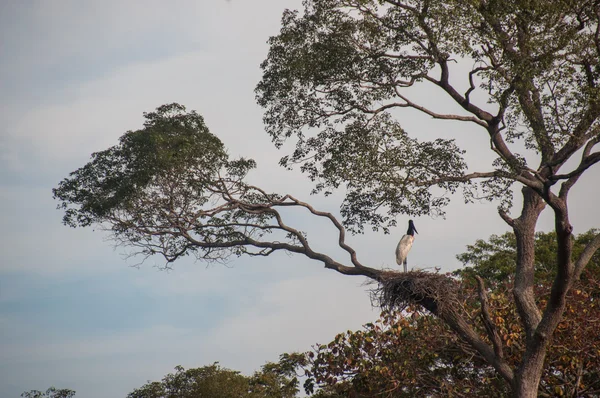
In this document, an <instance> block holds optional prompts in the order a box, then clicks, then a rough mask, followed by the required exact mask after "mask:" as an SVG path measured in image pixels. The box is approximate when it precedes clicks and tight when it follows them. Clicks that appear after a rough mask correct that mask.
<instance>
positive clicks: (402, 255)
mask: <svg viewBox="0 0 600 398" xmlns="http://www.w3.org/2000/svg"><path fill="white" fill-rule="evenodd" d="M415 232H417V229H416V228H415V224H414V223H413V220H408V231H406V235H404V236H403V237H402V239H400V242H398V246H396V263H397V264H398V265H400V264H402V265H404V272H406V271H407V270H408V269H407V262H406V258H407V257H408V252H409V251H410V248H411V247H412V244H413V241H414V240H415ZM417 233H418V232H417Z"/></svg>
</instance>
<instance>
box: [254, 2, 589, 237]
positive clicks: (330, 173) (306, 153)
mask: <svg viewBox="0 0 600 398" xmlns="http://www.w3.org/2000/svg"><path fill="white" fill-rule="evenodd" d="M593 4H595V3H594V2H592V1H579V0H561V1H548V0H531V1H503V0H500V1H485V2H482V1H471V0H452V1H442V0H407V1H387V0H365V1H362V0H361V1H355V0H307V1H305V2H304V11H303V12H298V11H290V10H288V11H286V12H285V13H284V15H283V18H282V28H281V31H280V33H279V34H278V35H277V36H274V37H271V39H270V40H269V45H270V49H269V54H268V57H267V58H266V60H265V61H264V62H263V63H262V65H261V66H262V69H263V77H262V80H261V81H260V83H259V84H258V86H257V88H256V93H257V99H258V102H259V104H260V105H261V106H263V107H264V108H265V116H264V121H265V124H266V128H267V131H268V133H269V134H270V135H271V137H272V139H273V141H274V142H275V144H276V145H278V146H282V145H283V144H284V142H286V141H287V140H290V139H293V140H294V141H295V149H294V150H293V151H292V153H291V154H290V155H287V156H284V157H283V158H282V159H281V163H282V164H283V165H284V166H292V165H294V164H298V163H300V164H301V169H302V170H303V171H305V172H307V173H308V175H309V176H310V178H311V179H313V180H314V181H315V182H316V187H315V189H316V190H317V191H324V192H330V191H331V190H332V189H336V188H338V187H340V186H343V187H345V188H346V189H347V191H348V195H347V197H346V199H345V201H344V203H343V205H342V211H343V215H344V217H345V222H346V224H347V226H348V227H351V228H353V229H354V230H355V231H360V230H362V229H363V227H364V225H365V223H369V224H371V225H372V226H373V227H374V228H378V227H383V228H384V229H385V228H386V227H388V226H391V225H394V219H395V216H396V215H398V214H414V215H422V214H443V208H444V206H445V205H447V204H448V197H447V195H446V193H454V192H455V191H456V190H457V189H458V188H459V186H460V187H462V189H463V194H464V196H465V199H466V200H467V201H471V200H474V199H479V198H485V199H487V200H500V202H501V205H502V206H503V207H504V208H507V207H509V206H510V205H511V203H512V199H511V198H512V193H511V190H510V189H508V188H509V187H510V185H511V184H512V183H513V182H514V181H515V180H516V179H517V176H518V175H519V174H520V173H522V171H523V170H525V168H526V167H527V162H526V160H525V159H524V158H523V157H521V156H520V155H518V154H512V153H509V152H508V151H507V150H504V149H501V150H498V149H499V148H498V147H495V145H497V144H494V143H492V148H491V149H492V150H494V152H495V153H494V154H493V155H492V153H491V152H490V155H491V156H493V157H496V156H497V155H498V154H500V157H499V158H498V159H497V161H496V162H494V163H493V165H492V166H493V171H491V172H489V173H488V174H486V175H485V176H484V175H479V176H477V177H474V176H473V175H472V174H466V170H467V165H466V163H465V160H464V159H463V154H464V152H463V151H462V150H461V149H460V148H457V146H456V144H455V143H454V141H453V140H451V139H438V140H435V141H423V140H417V139H415V138H409V137H408V135H407V133H406V132H405V131H404V130H403V129H402V127H401V122H402V118H401V116H402V115H404V114H400V113H397V112H395V110H397V109H402V108H412V109H415V110H418V111H420V112H424V113H426V114H427V115H429V116H433V117H435V118H439V119H447V120H461V121H468V122H474V123H477V124H479V125H480V126H482V127H483V128H485V129H486V130H487V131H485V133H484V134H485V135H488V134H489V135H490V136H495V135H496V134H499V133H500V132H502V134H503V135H505V137H506V139H507V140H508V141H511V142H512V141H515V140H522V141H523V143H524V144H525V145H526V146H527V147H528V148H531V149H534V150H536V151H538V152H540V153H542V152H543V156H542V158H543V159H542V161H543V162H544V161H547V160H548V158H549V157H550V156H551V155H552V154H554V153H555V152H556V151H557V148H558V146H559V145H562V144H564V143H565V142H566V141H567V140H568V139H569V137H570V136H571V134H572V133H573V130H574V129H575V128H576V127H577V126H579V127H577V128H585V127H584V126H588V122H589V120H588V119H586V118H589V117H591V114H592V113H590V112H591V110H592V109H594V107H595V105H594V104H595V103H597V102H598V101H600V88H599V87H600V64H599V63H598V61H597V60H598V57H599V56H600V54H598V51H600V47H598V46H597V43H595V42H594V40H595V38H594V37H595V27H596V26H597V18H598V17H597V15H596V14H595V13H596V12H597V11H595V8H594V5H593ZM461 59H462V60H466V64H470V65H473V66H472V70H470V71H464V69H460V68H457V69H456V70H458V72H459V74H455V73H454V72H455V71H456V70H455V69H452V68H453V62H454V61H455V60H461ZM459 86H460V87H462V86H465V87H469V89H468V90H467V91H464V90H462V89H459ZM419 88H429V89H432V90H436V89H438V90H439V91H438V93H439V94H440V95H443V96H448V98H449V99H451V100H453V101H454V102H455V103H456V105H457V107H456V110H454V111H452V112H453V113H450V114H446V113H442V112H441V111H440V110H438V109H436V103H435V100H433V99H431V98H429V99H426V100H425V101H426V102H424V103H420V102H419V101H416V100H415V99H414V98H417V97H416V94H415V93H416V92H418V90H419ZM475 94H477V101H476V99H475V97H476V95H475ZM461 108H462V109H461ZM489 109H496V110H497V112H498V113H497V114H491V113H487V111H486V110H489ZM463 111H466V115H465V112H463ZM406 115H407V117H408V116H410V115H409V114H406ZM590 120H591V119H590ZM590 126H591V125H590ZM418 134H419V132H415V136H418ZM594 134H596V135H597V132H596V133H593V131H592V130H590V136H589V137H592V136H593V135H594ZM589 137H588V138H589ZM588 138H586V139H588ZM501 140H502V138H501ZM492 141H493V140H492ZM492 160H493V158H491V159H490V163H492ZM556 164H558V163H556ZM529 167H531V166H529ZM476 179H481V182H480V183H476V182H475V180H476ZM431 187H433V188H434V189H433V190H430V189H429V188H431Z"/></svg>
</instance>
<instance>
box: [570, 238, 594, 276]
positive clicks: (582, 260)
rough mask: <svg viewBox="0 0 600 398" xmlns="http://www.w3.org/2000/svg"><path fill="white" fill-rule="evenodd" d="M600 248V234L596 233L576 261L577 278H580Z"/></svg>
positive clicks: (575, 272) (575, 271)
mask: <svg viewBox="0 0 600 398" xmlns="http://www.w3.org/2000/svg"><path fill="white" fill-rule="evenodd" d="M598 249H600V234H598V235H596V236H595V237H594V239H592V240H591V241H590V242H589V243H588V244H587V245H586V246H585V249H583V252H581V254H580V255H579V258H578V259H577V261H575V270H574V274H575V280H577V279H579V277H580V276H581V273H582V272H583V269H584V268H585V266H586V265H587V264H588V263H589V261H590V260H591V259H592V257H593V256H594V254H595V253H596V251H597V250H598Z"/></svg>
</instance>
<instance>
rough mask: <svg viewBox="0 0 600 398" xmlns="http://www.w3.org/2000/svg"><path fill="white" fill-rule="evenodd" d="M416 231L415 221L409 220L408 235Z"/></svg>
mask: <svg viewBox="0 0 600 398" xmlns="http://www.w3.org/2000/svg"><path fill="white" fill-rule="evenodd" d="M415 232H417V229H416V228H415V223H414V222H413V220H408V231H407V232H406V235H414V234H415ZM417 233H419V232H417Z"/></svg>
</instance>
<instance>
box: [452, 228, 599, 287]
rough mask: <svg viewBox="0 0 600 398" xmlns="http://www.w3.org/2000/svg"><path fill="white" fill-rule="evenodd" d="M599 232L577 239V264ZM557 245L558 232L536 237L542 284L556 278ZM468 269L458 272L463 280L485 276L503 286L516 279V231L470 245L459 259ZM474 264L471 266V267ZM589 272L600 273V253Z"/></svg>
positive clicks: (487, 279)
mask: <svg viewBox="0 0 600 398" xmlns="http://www.w3.org/2000/svg"><path fill="white" fill-rule="evenodd" d="M599 232H600V231H599V230H597V229H590V230H589V231H587V232H585V233H582V234H579V235H577V236H575V237H574V239H573V255H572V260H573V261H574V260H575V259H577V258H578V257H579V256H580V255H581V252H582V251H583V249H584V248H585V246H586V245H587V244H588V243H589V242H590V241H591V240H592V239H593V238H594V237H595V236H596V235H597V234H598V233H599ZM556 248H557V244H556V233H555V232H538V233H536V234H535V276H536V279H537V280H538V281H550V280H552V278H554V275H556V269H557V264H556V258H557V249H556ZM456 258H457V259H458V260H460V261H461V262H462V263H463V265H465V268H463V269H460V270H457V271H455V275H460V276H462V277H463V278H472V277H473V276H474V275H479V276H481V277H482V278H483V279H484V280H485V281H487V282H488V283H494V284H498V283H500V284H502V283H505V282H506V281H509V280H511V279H512V278H513V276H514V274H515V269H516V259H517V241H516V239H515V235H514V233H512V232H507V233H505V234H503V235H500V236H498V235H492V236H490V238H489V239H488V240H487V241H485V240H482V239H478V240H477V241H476V242H475V244H473V245H468V246H467V251H466V252H464V253H462V254H459V255H458V256H456ZM468 265H470V266H468ZM588 269H591V270H592V271H593V272H595V271H594V270H600V253H598V252H596V253H595V254H594V256H592V259H591V260H590V263H589V264H588Z"/></svg>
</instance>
